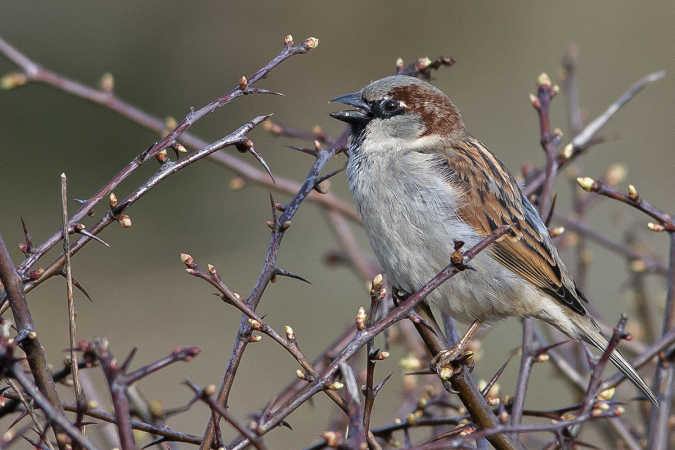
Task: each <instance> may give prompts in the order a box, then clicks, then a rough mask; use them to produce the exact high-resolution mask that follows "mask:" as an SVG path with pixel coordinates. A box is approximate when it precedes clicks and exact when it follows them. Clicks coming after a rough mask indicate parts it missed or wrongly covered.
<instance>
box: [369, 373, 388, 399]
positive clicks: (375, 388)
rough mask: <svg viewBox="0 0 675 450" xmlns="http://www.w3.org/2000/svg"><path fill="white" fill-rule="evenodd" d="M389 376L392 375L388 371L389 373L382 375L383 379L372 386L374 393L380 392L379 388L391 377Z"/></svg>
mask: <svg viewBox="0 0 675 450" xmlns="http://www.w3.org/2000/svg"><path fill="white" fill-rule="evenodd" d="M391 376H392V373H391V372H389V373H388V374H387V376H386V377H384V379H383V380H382V381H380V382H379V383H377V386H375V387H374V388H373V391H375V395H377V393H378V392H380V389H382V388H383V387H384V385H385V384H387V381H389V379H390V378H391Z"/></svg>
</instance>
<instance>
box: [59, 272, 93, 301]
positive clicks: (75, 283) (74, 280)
mask: <svg viewBox="0 0 675 450" xmlns="http://www.w3.org/2000/svg"><path fill="white" fill-rule="evenodd" d="M62 275H63V274H62ZM73 286H75V287H76V288H77V289H79V291H80V292H82V293H83V294H84V296H85V297H87V300H89V301H90V302H91V303H94V300H93V299H92V298H91V296H90V295H89V293H88V292H87V291H86V289H84V287H83V286H82V284H81V283H80V282H79V281H77V280H76V279H75V278H73Z"/></svg>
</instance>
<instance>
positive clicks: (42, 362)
mask: <svg viewBox="0 0 675 450" xmlns="http://www.w3.org/2000/svg"><path fill="white" fill-rule="evenodd" d="M0 280H1V281H2V284H3V286H4V288H5V289H4V290H5V293H6V295H7V299H8V301H9V305H10V307H11V308H12V314H13V316H14V322H15V323H16V327H17V328H18V330H19V333H20V334H23V335H24V339H21V341H20V344H19V345H20V346H21V349H22V350H23V351H24V353H26V358H27V359H28V364H29V366H30V370H31V372H32V374H33V378H34V379H35V384H36V385H37V387H38V389H40V392H41V393H42V395H44V398H46V399H47V400H48V402H49V404H50V406H51V408H52V409H53V410H54V411H56V413H57V414H59V415H60V416H62V417H63V410H62V409H61V401H60V400H59V396H58V394H57V393H56V387H55V386H54V381H53V379H52V376H51V374H50V373H49V370H48V369H47V359H46V357H45V352H44V348H43V347H42V344H41V343H40V339H39V337H38V334H37V331H36V330H35V325H34V324H33V317H32V316H31V313H30V309H28V303H27V302H26V296H25V293H24V285H23V281H22V280H21V277H20V276H19V274H18V273H17V271H16V269H15V268H14V262H13V261H12V258H11V257H10V256H9V251H8V250H7V246H5V241H4V240H3V239H2V236H1V235H0ZM56 423H58V422H56ZM54 433H55V434H58V431H57V430H54ZM59 448H65V446H64V445H63V444H61V443H59Z"/></svg>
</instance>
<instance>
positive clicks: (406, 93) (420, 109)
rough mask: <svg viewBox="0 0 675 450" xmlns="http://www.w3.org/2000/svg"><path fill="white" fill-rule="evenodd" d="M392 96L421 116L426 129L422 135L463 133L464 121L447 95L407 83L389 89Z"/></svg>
mask: <svg viewBox="0 0 675 450" xmlns="http://www.w3.org/2000/svg"><path fill="white" fill-rule="evenodd" d="M390 94H391V96H392V97H393V98H395V99H397V100H400V101H402V102H404V103H405V104H406V105H407V106H408V109H409V111H410V112H412V113H413V114H417V115H419V116H420V117H421V118H422V121H423V122H424V126H425V128H426V130H425V131H424V133H423V134H422V136H428V135H432V134H437V135H439V136H451V135H455V136H456V135H458V134H463V132H464V121H462V116H461V115H460V114H459V111H458V110H457V108H456V107H455V105H454V104H453V103H452V101H450V99H449V98H448V96H447V95H445V94H443V93H442V92H440V91H436V90H431V89H428V88H425V87H424V86H420V85H416V84H409V85H406V86H397V87H395V88H393V89H392V90H391V91H390Z"/></svg>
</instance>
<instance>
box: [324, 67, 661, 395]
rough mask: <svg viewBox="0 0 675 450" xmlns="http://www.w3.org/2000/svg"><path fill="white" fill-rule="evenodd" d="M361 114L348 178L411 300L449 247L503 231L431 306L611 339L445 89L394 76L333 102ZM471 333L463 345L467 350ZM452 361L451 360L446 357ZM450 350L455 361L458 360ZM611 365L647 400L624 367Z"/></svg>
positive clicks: (377, 244) (345, 116)
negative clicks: (529, 321)
mask: <svg viewBox="0 0 675 450" xmlns="http://www.w3.org/2000/svg"><path fill="white" fill-rule="evenodd" d="M332 101H333V102H339V103H343V104H347V105H350V106H353V107H355V108H356V110H349V111H341V112H335V113H332V114H331V116H332V117H334V118H336V119H339V120H341V121H343V122H347V123H348V124H350V125H351V130H352V136H351V140H350V145H349V163H348V165H347V177H348V179H349V186H350V188H351V191H352V194H353V196H354V202H355V203H356V206H357V208H358V210H359V213H360V214H361V217H362V219H363V225H364V228H365V230H366V233H367V234H368V238H369V240H370V244H371V246H372V248H373V251H374V252H375V255H376V256H377V258H378V260H379V262H380V264H381V265H382V267H383V269H384V271H385V273H386V274H387V275H388V276H389V278H390V280H391V282H392V285H393V286H394V287H395V288H396V289H401V290H403V291H405V292H415V291H417V290H418V289H419V288H420V287H422V286H423V285H424V284H425V283H426V282H427V281H429V280H430V279H431V278H432V277H433V276H435V275H436V274H437V273H438V272H440V271H441V270H442V269H443V268H444V267H445V266H446V265H447V264H448V259H449V256H450V254H452V252H453V250H454V247H453V245H454V241H463V242H464V243H465V245H466V246H467V248H468V247H472V246H474V245H476V244H477V243H478V242H480V241H481V240H482V239H483V238H485V237H486V236H488V235H489V234H491V233H492V232H493V231H495V230H496V229H497V228H498V227H500V226H502V225H509V226H510V230H509V232H508V233H507V234H505V235H504V236H502V237H501V238H500V239H498V240H497V241H496V242H495V243H493V244H492V245H490V247H488V248H487V249H486V250H484V251H483V252H481V253H480V254H479V255H478V256H476V257H475V258H474V259H473V261H472V263H471V264H472V266H473V268H474V269H475V270H467V271H463V272H461V273H459V274H457V276H455V277H454V278H453V280H452V281H451V282H449V283H445V284H443V285H441V286H440V287H438V288H437V289H436V290H434V291H433V292H432V293H431V294H429V295H428V296H427V298H426V302H427V303H429V304H435V305H436V306H437V307H438V308H439V309H441V310H442V311H444V312H446V313H448V314H450V315H451V316H452V317H454V318H456V319H458V320H460V321H462V322H465V323H472V326H471V327H470V328H469V335H470V334H472V333H473V332H475V330H476V329H477V328H478V327H479V326H480V325H481V324H489V323H492V322H495V321H497V320H499V319H502V318H505V317H508V316H517V317H536V318H538V319H541V320H544V321H546V322H548V323H549V324H551V325H553V326H554V327H556V328H558V329H559V330H561V331H562V332H563V333H565V334H567V335H568V336H570V337H572V338H575V339H579V340H583V341H586V342H588V343H590V344H591V345H593V346H594V347H596V348H597V349H599V350H600V351H603V350H604V349H605V348H606V346H607V339H605V338H604V337H603V336H602V334H601V333H600V331H599V329H598V326H597V324H596V322H595V321H594V319H593V318H592V317H591V315H590V312H589V310H588V309H587V307H586V303H587V302H588V300H586V298H585V297H584V296H583V294H582V293H581V292H580V291H579V290H578V289H577V287H576V285H575V283H574V281H573V280H572V278H571V277H570V274H569V271H568V270H567V268H566V267H565V264H564V263H563V261H562V260H561V258H560V256H559V255H558V251H557V250H556V248H555V246H554V245H553V242H552V241H551V237H550V235H549V232H548V229H547V227H546V226H545V225H544V222H543V221H542V219H541V217H540V216H539V214H538V212H537V210H536V209H535V208H534V207H533V206H532V204H531V203H530V201H529V200H528V199H527V198H526V197H525V196H524V195H523V193H522V191H521V189H520V187H519V185H518V183H517V182H516V180H515V179H514V178H513V177H512V176H511V175H510V173H509V172H508V170H507V169H506V168H505V167H504V165H503V164H502V163H501V161H499V160H498V159H497V158H495V156H494V155H493V154H492V153H490V152H489V151H488V149H487V148H486V147H485V146H484V145H483V144H482V143H481V142H480V141H479V140H478V139H476V138H474V137H473V136H471V135H470V134H468V133H467V132H466V130H465V128H464V122H463V120H462V116H461V115H460V113H459V111H458V110H457V108H456V107H455V105H454V104H453V102H452V101H451V100H450V98H449V97H448V96H447V95H445V94H444V93H443V92H442V91H441V90H439V89H438V88H436V87H435V86H433V85H431V84H429V83H427V82H425V81H422V80H419V79H417V78H413V77H409V76H402V75H395V76H390V77H386V78H382V79H381V80H377V81H374V82H372V83H370V84H369V85H367V86H366V87H365V88H363V89H362V90H360V91H358V92H355V93H352V94H348V95H344V96H341V97H337V98H335V99H333V100H332ZM467 341H468V339H467V337H466V336H465V338H464V339H463V340H462V343H463V344H465V343H466V342H467ZM450 353H451V354H453V353H452V352H450ZM454 354H456V353H454ZM610 359H611V361H612V362H613V363H614V364H615V365H616V366H617V367H618V368H619V370H621V372H623V373H624V374H625V375H626V376H627V377H628V378H629V379H630V380H631V381H632V382H633V383H634V384H635V385H636V386H637V387H638V388H639V389H640V390H641V391H642V393H644V394H645V395H646V396H647V397H648V398H649V400H651V401H652V402H654V403H656V402H657V400H656V397H655V396H654V394H653V393H652V392H651V390H650V389H649V387H648V386H647V384H646V383H645V382H644V381H643V380H642V379H641V378H640V377H639V375H638V374H637V373H636V371H635V369H633V368H632V367H631V366H630V364H629V363H628V362H627V361H626V359H625V358H624V357H623V356H622V355H621V354H620V353H619V352H618V351H616V350H615V351H614V352H613V353H612V354H611V355H610Z"/></svg>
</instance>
